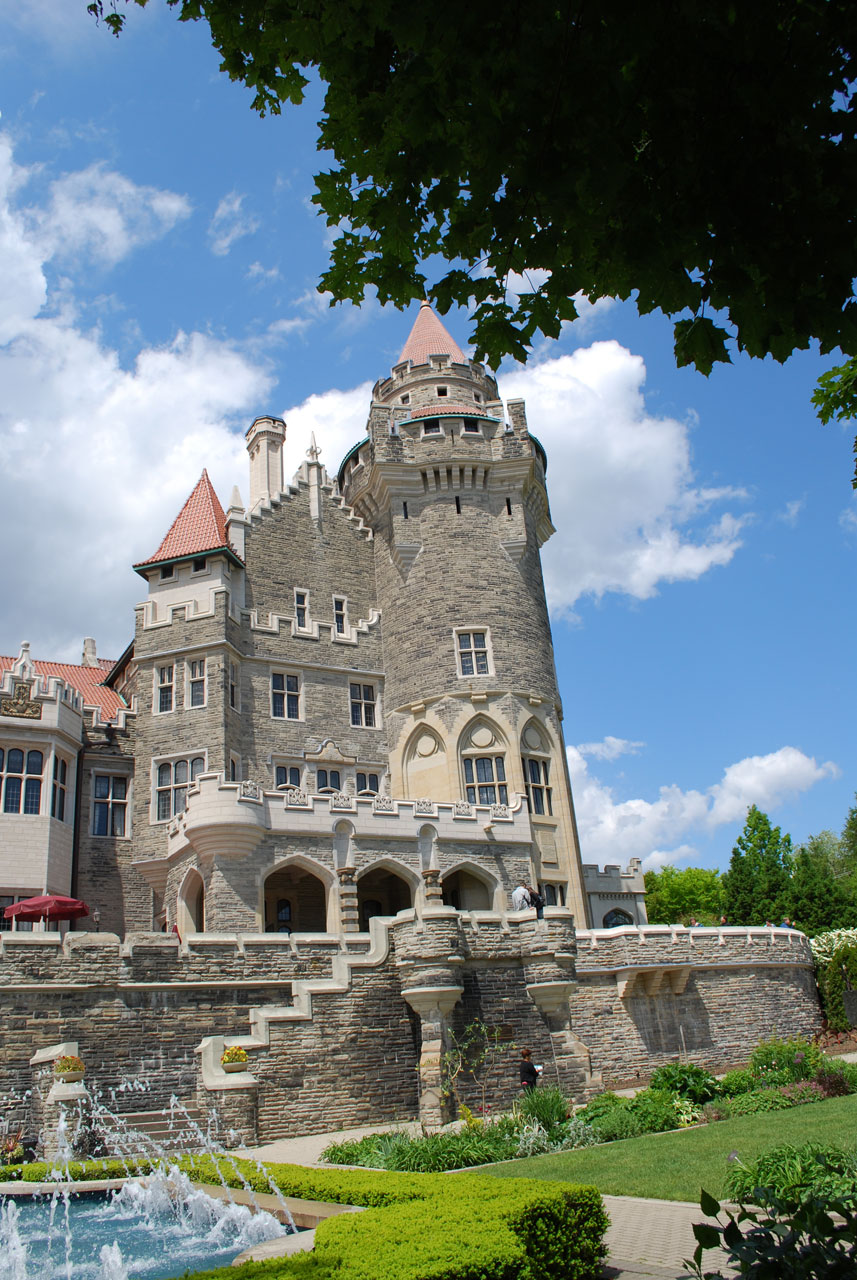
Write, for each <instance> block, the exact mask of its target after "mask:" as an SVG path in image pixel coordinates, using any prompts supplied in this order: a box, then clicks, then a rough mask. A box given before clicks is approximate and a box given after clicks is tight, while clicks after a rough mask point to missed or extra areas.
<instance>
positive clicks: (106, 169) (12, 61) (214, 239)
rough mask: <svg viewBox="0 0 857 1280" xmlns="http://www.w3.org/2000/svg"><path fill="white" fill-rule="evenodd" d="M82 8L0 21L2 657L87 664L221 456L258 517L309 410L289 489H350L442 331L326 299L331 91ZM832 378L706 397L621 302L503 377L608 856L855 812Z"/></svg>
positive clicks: (668, 858)
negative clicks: (395, 400)
mask: <svg viewBox="0 0 857 1280" xmlns="http://www.w3.org/2000/svg"><path fill="white" fill-rule="evenodd" d="M85 9H86V4H85V0H31V2H30V3H29V4H28V5H27V6H18V7H17V8H16V10H15V12H8V7H7V12H6V14H5V16H4V17H2V18H0V112H2V116H0V280H2V281H3V285H2V288H0V388H2V395H0V437H2V443H3V456H4V463H5V465H4V467H3V469H2V473H0V487H2V503H3V512H4V517H5V518H4V526H5V530H6V534H5V536H6V539H7V554H6V555H5V556H4V557H3V558H2V560H0V593H2V600H3V607H2V610H1V611H0V652H2V653H6V654H14V653H17V651H18V648H19V646H20V643H21V641H22V640H29V641H30V642H31V645H32V651H33V654H34V656H36V657H39V658H53V659H57V660H62V659H64V660H67V661H77V660H79V655H80V651H81V647H82V640H83V637H84V636H85V635H92V636H94V637H95V639H96V641H97V645H98V652H99V654H101V655H103V656H117V655H118V654H119V653H120V652H121V650H122V649H123V648H124V647H125V645H126V644H127V642H128V640H129V639H130V638H131V635H132V630H133V612H132V610H133V605H134V603H135V602H136V601H137V600H138V599H139V597H140V586H141V583H140V579H139V578H138V577H137V576H136V575H135V574H134V573H133V572H132V571H131V569H130V566H131V564H132V563H134V562H135V561H138V560H141V559H143V558H145V557H146V556H148V555H150V554H151V553H152V552H153V551H154V550H155V548H156V547H157V545H158V543H159V541H160V539H161V537H162V536H163V534H164V532H165V531H166V528H167V527H168V525H169V523H170V521H171V520H172V518H173V516H174V515H175V513H176V511H177V510H178V509H179V507H180V505H181V503H182V502H183V501H184V499H185V497H186V496H187V494H188V493H189V491H190V489H191V488H192V487H193V485H194V484H195V482H196V480H197V479H198V478H199V475H200V472H201V471H202V468H203V466H206V467H207V468H208V470H209V474H210V475H211V477H212V479H213V481H214V483H215V486H216V487H217V489H218V492H219V493H220V496H221V500H222V501H223V502H224V504H225V503H226V502H227V501H228V498H229V495H230V492H231V489H232V486H233V485H234V484H236V483H237V484H238V485H239V487H240V489H241V491H242V493H243V495H244V497H245V498H246V496H247V461H246V454H245V452H244V444H243V432H244V431H245V430H246V428H247V426H248V425H249V423H250V422H251V421H252V419H253V418H254V417H256V416H258V415H259V414H262V413H268V412H273V413H275V414H278V415H281V416H283V417H285V418H286V421H287V423H288V427H289V439H288V445H287V452H288V463H287V465H288V466H289V469H290V470H292V469H294V468H296V467H297V465H298V463H299V462H300V459H301V457H302V456H303V452H304V450H305V449H306V447H307V443H308V438H309V433H310V431H311V430H314V431H315V433H316V436H317V438H318V442H319V444H320V446H321V448H322V458H323V460H324V461H325V462H326V463H327V465H328V467H329V468H330V469H331V470H334V469H335V467H336V465H337V464H338V462H339V460H340V458H341V456H342V454H343V453H344V452H345V451H346V450H347V448H348V447H349V446H350V445H351V444H352V443H353V442H354V441H355V440H356V439H358V438H359V436H360V435H361V434H362V431H363V427H364V424H365V419H366V412H367V407H368V400H369V393H370V390H371V385H372V383H373V382H374V381H375V380H376V379H377V378H378V377H380V376H383V375H384V374H385V373H386V372H388V370H389V367H390V365H391V364H392V363H393V362H394V361H395V360H396V358H397V356H398V353H399V351H400V349H401V346H402V344H403V342H404V339H405V337H406V335H407V332H408V330H409V328H410V324H411V322H412V318H413V313H411V314H410V315H405V316H403V315H402V314H401V313H399V312H397V311H395V309H393V308H386V309H382V308H380V307H379V306H378V305H377V304H376V303H374V302H371V303H368V304H366V305H365V306H363V307H361V308H359V309H357V308H354V307H350V306H348V307H337V308H334V309H330V308H329V307H328V306H327V302H326V300H325V299H324V298H321V297H319V295H318V294H317V292H316V288H315V286H316V282H317V279H318V275H319V273H320V272H321V271H322V270H323V268H324V266H325V262H326V254H327V250H328V247H329V244H330V236H331V234H332V233H331V231H330V230H329V229H328V228H327V227H325V225H324V223H323V221H322V220H321V219H320V218H319V217H318V215H317V213H316V212H315V210H314V208H313V206H312V205H311V204H310V196H311V194H312V190H313V185H312V175H313V173H314V172H315V171H316V169H318V168H319V167H322V166H323V157H320V156H319V155H318V153H317V152H316V150H315V141H314V139H315V134H314V123H315V120H316V118H317V114H318V107H319V102H320V95H319V94H317V93H316V94H315V95H310V99H309V100H308V102H307V103H306V104H305V105H304V106H303V107H302V108H300V109H297V110H293V111H290V112H289V113H288V114H287V115H286V116H285V117H281V118H280V119H274V120H260V119H259V118H258V117H257V116H256V115H255V114H254V113H253V112H251V110H250V106H249V101H250V95H249V93H248V92H247V91H246V90H245V89H243V88H241V87H240V86H236V85H232V84H230V83H229V82H228V80H226V79H225V77H224V76H222V75H221V74H220V72H219V71H218V59H217V55H216V54H215V52H214V51H213V50H212V49H211V48H210V45H209V42H208V38H207V28H205V27H204V26H202V25H201V24H187V25H181V24H179V23H178V22H177V21H176V19H175V16H174V14H173V13H172V12H171V11H169V10H168V9H167V7H166V5H165V4H164V3H162V0H151V3H150V5H149V7H148V8H147V9H146V10H143V11H138V10H137V9H136V8H134V7H132V11H131V13H130V15H129V22H128V26H127V30H126V32H125V34H124V35H123V36H122V38H121V39H120V40H118V41H117V40H114V39H113V38H112V37H111V36H110V35H109V34H108V33H107V32H106V31H105V30H104V29H103V28H102V29H98V28H96V26H95V24H94V22H93V20H92V19H91V18H89V17H88V16H87V14H86V12H85ZM516 284H517V286H518V287H520V282H516V281H514V280H512V281H511V282H510V286H511V287H512V288H515V287H516ZM445 323H446V324H447V326H448V327H449V329H450V330H451V332H452V333H453V334H454V336H455V337H456V338H457V339H458V340H459V341H460V342H462V343H464V342H465V341H466V338H467V335H468V324H467V317H466V315H463V314H455V313H450V314H449V315H448V316H447V317H446V318H445ZM830 363H831V362H830V361H829V360H821V359H819V358H818V357H817V356H816V355H815V354H813V353H804V354H800V355H798V356H796V357H793V358H792V360H791V361H789V363H788V364H787V365H786V366H779V365H776V364H774V363H773V362H771V361H766V362H758V361H757V362H752V361H749V360H745V359H743V358H738V359H736V362H735V364H733V365H732V366H729V367H724V368H718V369H717V370H716V371H715V372H714V373H713V374H712V376H711V378H709V379H705V378H703V377H701V376H700V375H699V374H697V373H695V372H693V371H689V370H676V368H675V367H674V363H673V359H672V337H671V328H670V325H669V324H668V323H667V322H666V321H664V320H663V319H662V318H659V317H647V318H642V319H641V318H640V317H638V316H637V315H636V313H635V311H634V309H633V308H632V307H630V306H625V305H620V304H616V303H611V302H609V301H605V302H602V303H599V304H598V305H597V306H596V307H594V308H592V307H587V308H586V309H585V310H584V313H583V315H582V318H581V320H580V321H578V322H577V323H576V324H574V325H572V326H569V327H567V329H566V331H565V332H564V334H563V336H562V338H561V340H560V341H559V342H556V343H545V344H543V345H542V346H541V347H540V348H539V349H538V351H537V352H536V353H535V354H534V356H533V359H532V360H531V362H530V363H529V365H528V366H527V368H526V369H521V368H518V367H516V366H513V365H510V366H509V367H508V368H503V369H501V370H500V371H499V376H500V388H501V393H502V394H503V395H504V396H516V395H523V396H524V397H525V398H526V400H527V406H528V415H529V423H530V428H531V430H532V431H533V433H534V434H535V435H537V436H538V437H539V438H540V439H541V440H542V442H543V443H544V445H545V447H546V448H547V451H548V456H549V471H548V482H549V486H550V492H551V502H552V508H553V515H554V523H555V524H556V525H557V530H558V532H557V534H556V536H555V537H554V538H553V539H552V540H551V542H550V543H549V544H548V545H547V547H546V548H545V556H544V561H545V575H546V581H547V585H548V592H549V596H550V599H551V604H552V608H553V612H554V641H555V647H556V656H557V665H558V669H559V675H560V684H561V689H562V696H563V702H564V709H565V732H566V739H567V742H568V745H569V759H570V764H571V768H572V778H573V783H574V789H575V801H576V805H577V811H578V820H579V825H580V830H581V843H582V848H583V855H584V860H585V861H588V862H599V863H601V864H602V865H603V864H604V863H605V862H608V861H619V862H622V863H624V862H626V861H627V859H628V858H629V857H634V856H637V857H640V858H642V859H644V860H645V861H646V865H659V864H661V863H663V862H675V863H676V865H678V866H685V865H704V866H721V867H725V866H726V865H727V863H728V859H729V855H730V852H731V848H732V845H733V843H734V840H735V838H736V836H737V834H738V833H739V831H740V828H741V825H742V823H743V816H744V814H745V812H746V809H747V806H748V805H749V804H751V803H756V804H758V805H759V806H760V807H761V808H763V809H765V810H766V811H767V812H769V813H770V814H771V817H772V818H773V820H774V821H775V822H777V823H779V824H781V825H782V826H783V828H784V829H785V830H788V831H790V832H791V834H792V836H793V838H794V839H795V841H797V842H799V841H801V840H803V839H805V838H806V837H807V836H808V835H809V834H811V833H813V832H817V831H819V830H821V829H823V828H825V827H830V828H833V829H835V830H839V828H840V827H841V825H842V822H843V820H844V817H845V814H846V812H847V809H848V807H849V805H850V804H852V803H853V797H854V792H855V789H857V748H855V735H854V733H853V731H852V723H853V719H854V703H855V698H854V695H855V678H854V661H853V651H854V648H855V643H854V635H855V614H856V613H857V609H855V592H854V567H855V553H857V502H855V497H854V494H853V492H852V490H851V487H850V477H851V472H852V466H853V461H852V457H851V439H852V438H853V429H852V431H851V432H850V434H849V431H848V429H847V428H842V427H839V426H828V427H821V426H820V425H819V423H818V422H817V420H816V419H815V417H814V415H813V412H812V408H811V405H810V396H811V393H812V389H813V385H814V383H815V379H816V378H817V376H818V374H819V372H821V371H822V370H823V369H824V368H826V367H827V366H828V365H829V364H830Z"/></svg>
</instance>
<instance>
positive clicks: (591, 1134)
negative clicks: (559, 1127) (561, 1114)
mask: <svg viewBox="0 0 857 1280" xmlns="http://www.w3.org/2000/svg"><path fill="white" fill-rule="evenodd" d="M597 1141H598V1138H597V1136H596V1133H595V1130H594V1129H593V1127H592V1125H591V1124H587V1123H586V1121H585V1120H581V1119H580V1117H579V1116H575V1117H574V1119H572V1120H569V1122H568V1124H567V1125H566V1126H565V1131H564V1133H563V1136H562V1150H563V1151H571V1150H573V1149H574V1148H575V1147H591V1146H594V1145H595V1143H596V1142H597Z"/></svg>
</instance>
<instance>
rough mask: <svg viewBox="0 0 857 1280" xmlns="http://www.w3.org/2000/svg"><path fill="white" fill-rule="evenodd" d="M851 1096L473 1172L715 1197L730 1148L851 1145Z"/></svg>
mask: <svg viewBox="0 0 857 1280" xmlns="http://www.w3.org/2000/svg"><path fill="white" fill-rule="evenodd" d="M855 1121H857V1094H855V1095H852V1096H850V1097H847V1098H831V1099H830V1100H829V1101H827V1102H814V1103H812V1104H811V1105H808V1106H803V1107H792V1108H791V1109H790V1110H789V1111H776V1112H768V1113H767V1114H763V1115H754V1116H738V1117H736V1118H735V1119H733V1120H720V1121H717V1122H716V1123H715V1124H708V1125H704V1126H702V1127H700V1128H696V1129H684V1130H681V1131H679V1132H673V1133H652V1134H646V1135H644V1136H643V1137H641V1138H626V1139H625V1140H624V1141H623V1142H609V1143H605V1144H604V1145H603V1146H598V1147H586V1148H584V1149H583V1150H580V1151H561V1152H557V1153H556V1154H555V1155H547V1156H534V1157H533V1158H532V1159H530V1160H515V1161H512V1162H511V1163H508V1164H502V1165H495V1166H494V1167H493V1168H485V1169H484V1170H480V1173H484V1174H486V1175H489V1176H491V1177H495V1178H544V1179H547V1180H550V1181H552V1180H558V1181H562V1182H578V1183H586V1184H588V1185H590V1186H595V1187H597V1188H598V1190H599V1191H600V1192H601V1193H602V1194H603V1195H614V1196H648V1197H651V1198H654V1199H659V1200H690V1201H693V1202H694V1203H698V1202H699V1192H700V1188H702V1187H704V1188H705V1190H706V1191H709V1192H710V1193H711V1194H712V1195H713V1196H715V1197H717V1198H718V1199H719V1198H721V1197H722V1196H723V1195H724V1193H725V1188H726V1174H727V1171H728V1169H729V1160H728V1157H729V1154H730V1152H732V1151H737V1152H738V1157H739V1159H740V1160H741V1161H742V1162H743V1163H745V1164H746V1163H747V1161H749V1160H754V1159H755V1158H756V1157H757V1156H758V1155H760V1154H761V1153H762V1152H763V1151H765V1150H767V1149H768V1148H769V1147H773V1146H776V1145H777V1144H778V1143H781V1142H791V1143H795V1144H797V1143H801V1142H808V1141H810V1140H813V1141H815V1142H832V1143H835V1144H836V1145H837V1146H841V1147H846V1148H850V1147H853V1145H854V1141H855V1137H857V1127H855Z"/></svg>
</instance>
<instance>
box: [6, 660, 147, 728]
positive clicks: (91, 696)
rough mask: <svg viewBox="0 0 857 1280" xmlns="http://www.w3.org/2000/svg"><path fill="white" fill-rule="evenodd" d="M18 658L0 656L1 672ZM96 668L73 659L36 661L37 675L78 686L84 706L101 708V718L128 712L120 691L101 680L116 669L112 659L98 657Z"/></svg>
mask: <svg viewBox="0 0 857 1280" xmlns="http://www.w3.org/2000/svg"><path fill="white" fill-rule="evenodd" d="M16 661H17V659H16V658H4V657H2V656H0V674H3V673H5V672H6V671H9V670H10V669H11V667H12V664H13V663H14V662H16ZM96 661H97V662H98V666H97V667H81V666H78V665H77V663H74V662H38V661H35V660H34V661H33V666H34V667H35V669H36V674H37V675H38V676H39V677H40V678H41V679H42V680H46V679H49V678H50V677H51V676H55V677H56V678H57V679H59V680H64V681H65V682H66V684H70V685H71V686H72V688H73V689H76V690H77V692H78V693H79V694H80V696H81V698H82V699H83V703H84V706H87V707H98V708H99V709H100V711H101V718H102V720H115V719H116V716H117V713H118V712H119V711H127V710H128V707H127V705H126V703H124V702H123V701H122V699H121V698H120V697H119V694H118V693H115V692H114V690H113V689H108V688H107V686H106V685H103V684H102V683H101V681H102V680H104V679H105V677H106V676H107V675H108V673H109V672H110V671H111V670H112V669H113V666H114V662H113V660H112V659H107V658H98V659H96Z"/></svg>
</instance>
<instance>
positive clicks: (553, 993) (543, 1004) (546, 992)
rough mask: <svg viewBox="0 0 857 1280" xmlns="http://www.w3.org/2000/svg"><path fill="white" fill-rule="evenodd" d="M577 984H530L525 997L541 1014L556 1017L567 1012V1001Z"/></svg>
mask: <svg viewBox="0 0 857 1280" xmlns="http://www.w3.org/2000/svg"><path fill="white" fill-rule="evenodd" d="M576 985H577V984H576V983H575V982H530V983H528V984H527V995H528V996H529V997H530V999H531V1000H532V1002H533V1004H535V1005H536V1006H537V1007H538V1008H539V1009H541V1011H542V1013H546V1014H548V1015H549V1016H550V1015H556V1014H559V1013H562V1012H566V1013H567V1012H568V999H569V996H570V995H571V993H572V991H573V990H574V988H575V986H576Z"/></svg>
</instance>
